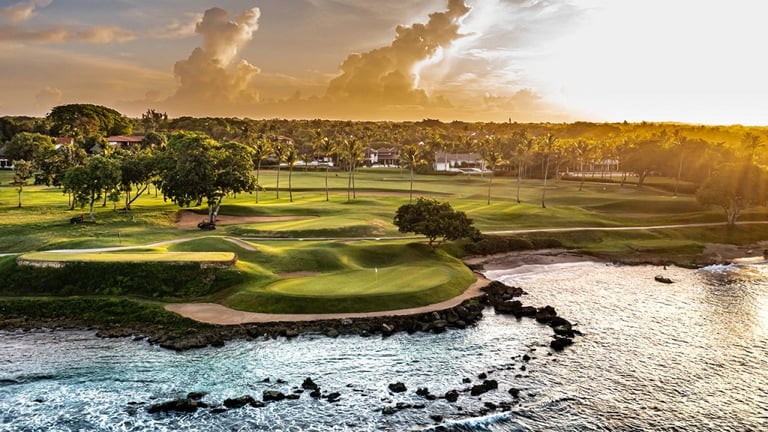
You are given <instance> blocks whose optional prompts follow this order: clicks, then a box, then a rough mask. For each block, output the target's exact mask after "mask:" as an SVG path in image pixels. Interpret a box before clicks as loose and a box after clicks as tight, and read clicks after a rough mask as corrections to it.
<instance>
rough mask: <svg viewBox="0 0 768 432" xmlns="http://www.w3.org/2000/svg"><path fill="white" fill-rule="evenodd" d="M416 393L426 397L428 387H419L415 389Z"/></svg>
mask: <svg viewBox="0 0 768 432" xmlns="http://www.w3.org/2000/svg"><path fill="white" fill-rule="evenodd" d="M416 394H417V395H419V396H422V397H427V396H428V395H429V389H428V388H427V387H419V388H418V389H417V390H416Z"/></svg>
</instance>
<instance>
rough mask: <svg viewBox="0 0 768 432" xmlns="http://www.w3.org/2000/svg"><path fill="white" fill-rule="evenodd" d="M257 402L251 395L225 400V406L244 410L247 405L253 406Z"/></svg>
mask: <svg viewBox="0 0 768 432" xmlns="http://www.w3.org/2000/svg"><path fill="white" fill-rule="evenodd" d="M254 402H256V399H254V398H253V396H251V395H245V396H240V397H238V398H232V399H224V406H225V407H227V408H230V409H231V408H242V407H244V406H246V405H251V404H252V403H254Z"/></svg>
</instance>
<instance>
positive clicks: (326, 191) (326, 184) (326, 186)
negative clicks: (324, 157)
mask: <svg viewBox="0 0 768 432" xmlns="http://www.w3.org/2000/svg"><path fill="white" fill-rule="evenodd" d="M325 200H326V201H329V199H328V165H327V164H326V165H325Z"/></svg>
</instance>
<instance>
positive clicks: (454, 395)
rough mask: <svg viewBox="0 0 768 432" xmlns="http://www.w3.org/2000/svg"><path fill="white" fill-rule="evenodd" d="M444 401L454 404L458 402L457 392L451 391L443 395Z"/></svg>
mask: <svg viewBox="0 0 768 432" xmlns="http://www.w3.org/2000/svg"><path fill="white" fill-rule="evenodd" d="M445 400H447V401H448V402H456V401H457V400H459V392H457V391H456V390H451V391H448V392H446V393H445Z"/></svg>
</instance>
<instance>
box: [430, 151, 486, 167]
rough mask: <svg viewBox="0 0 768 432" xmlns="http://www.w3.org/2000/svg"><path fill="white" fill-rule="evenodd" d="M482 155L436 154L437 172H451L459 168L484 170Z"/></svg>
mask: <svg viewBox="0 0 768 432" xmlns="http://www.w3.org/2000/svg"><path fill="white" fill-rule="evenodd" d="M484 167H485V164H484V163H483V158H482V156H480V153H446V152H442V151H439V152H435V162H434V168H435V171H451V170H456V169H458V168H484Z"/></svg>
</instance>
